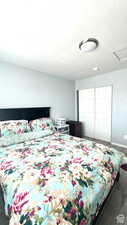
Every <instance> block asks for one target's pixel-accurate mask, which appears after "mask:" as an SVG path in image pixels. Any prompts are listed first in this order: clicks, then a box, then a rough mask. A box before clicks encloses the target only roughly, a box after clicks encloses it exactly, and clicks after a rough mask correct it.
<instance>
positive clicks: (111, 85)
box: [76, 84, 113, 143]
mask: <svg viewBox="0 0 127 225" xmlns="http://www.w3.org/2000/svg"><path fill="white" fill-rule="evenodd" d="M103 87H111V135H110V141H109V143H112V115H113V84H109V85H101V86H95V87H89V88H82V89H77V90H76V104H77V110H76V111H77V121H79V119H80V118H79V91H80V90H84V89H91V88H94V89H96V88H103ZM94 95H95V90H94ZM95 102H96V100H95ZM94 136H95V135H94Z"/></svg>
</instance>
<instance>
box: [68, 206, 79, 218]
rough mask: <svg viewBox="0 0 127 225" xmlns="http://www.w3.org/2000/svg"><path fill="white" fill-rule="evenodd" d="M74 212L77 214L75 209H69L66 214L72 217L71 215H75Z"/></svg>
mask: <svg viewBox="0 0 127 225" xmlns="http://www.w3.org/2000/svg"><path fill="white" fill-rule="evenodd" d="M76 212H77V209H76V208H73V207H72V208H71V209H70V211H69V213H68V214H69V215H70V216H71V217H73V215H75V214H76Z"/></svg>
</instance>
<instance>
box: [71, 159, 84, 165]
mask: <svg viewBox="0 0 127 225" xmlns="http://www.w3.org/2000/svg"><path fill="white" fill-rule="evenodd" d="M82 162H83V160H82V159H81V158H74V159H73V163H79V164H81V163H82Z"/></svg>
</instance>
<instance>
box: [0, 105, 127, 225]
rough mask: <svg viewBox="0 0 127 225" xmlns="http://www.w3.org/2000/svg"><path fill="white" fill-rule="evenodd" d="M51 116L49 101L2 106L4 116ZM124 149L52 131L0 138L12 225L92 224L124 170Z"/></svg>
mask: <svg viewBox="0 0 127 225" xmlns="http://www.w3.org/2000/svg"><path fill="white" fill-rule="evenodd" d="M40 117H50V107H44V108H43V107H42V108H27V109H0V120H5V121H6V120H10V119H13V120H15V119H27V120H28V121H30V120H36V119H37V118H40ZM122 158H123V154H122V153H120V152H117V151H116V150H115V149H113V148H110V147H107V146H104V145H101V144H98V143H95V142H91V141H88V140H85V139H82V138H77V137H72V136H70V135H65V134H61V133H58V132H55V131H54V130H53V129H52V130H50V131H48V132H47V131H46V132H45V131H40V130H39V131H36V132H33V131H32V132H31V131H30V132H26V133H24V134H19V135H18V134H17V135H13V136H9V137H6V138H5V137H4V138H2V137H1V138H0V185H1V187H2V191H3V197H4V203H5V213H6V215H7V216H9V218H10V222H9V225H90V224H93V223H95V219H96V217H97V215H98V213H99V211H100V209H101V208H102V206H103V204H104V202H105V200H106V198H107V196H108V195H109V193H110V191H111V189H112V187H113V185H114V183H115V181H116V180H117V179H118V176H119V168H120V165H121V162H122Z"/></svg>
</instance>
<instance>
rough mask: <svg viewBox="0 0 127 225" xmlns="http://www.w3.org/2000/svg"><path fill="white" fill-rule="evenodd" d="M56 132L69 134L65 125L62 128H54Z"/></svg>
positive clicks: (67, 126)
mask: <svg viewBox="0 0 127 225" xmlns="http://www.w3.org/2000/svg"><path fill="white" fill-rule="evenodd" d="M55 128H56V130H57V131H58V132H60V133H62V134H69V125H68V124H65V125H64V126H55Z"/></svg>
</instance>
